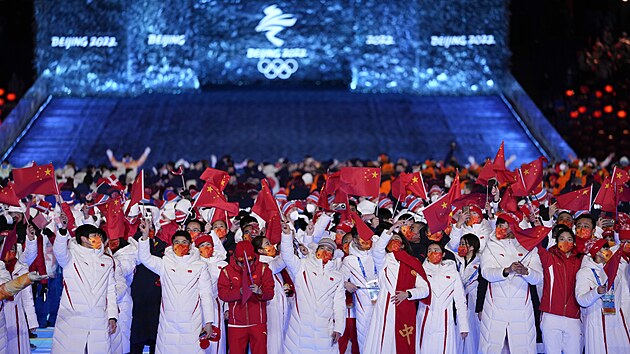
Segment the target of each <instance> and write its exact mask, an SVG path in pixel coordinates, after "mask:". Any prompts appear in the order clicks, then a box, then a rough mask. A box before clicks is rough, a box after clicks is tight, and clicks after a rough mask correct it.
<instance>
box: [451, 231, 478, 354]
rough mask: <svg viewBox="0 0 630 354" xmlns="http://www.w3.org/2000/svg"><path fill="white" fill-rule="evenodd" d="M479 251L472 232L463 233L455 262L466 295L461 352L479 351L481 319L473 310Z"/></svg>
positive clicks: (466, 353) (475, 353)
mask: <svg viewBox="0 0 630 354" xmlns="http://www.w3.org/2000/svg"><path fill="white" fill-rule="evenodd" d="M478 251H479V239H478V238H477V236H475V235H473V234H465V235H464V236H462V238H461V240H460V241H459V247H458V248H457V254H456V255H455V262H457V264H456V265H457V269H458V270H459V275H460V277H461V279H462V282H463V284H464V293H465V295H466V303H467V305H468V306H467V307H468V310H467V312H468V336H467V337H466V338H464V340H463V343H462V347H463V348H462V352H463V353H464V354H477V353H478V352H479V326H480V324H481V320H480V319H479V315H478V314H477V313H476V312H475V306H476V304H477V287H478V285H479V283H478V281H477V279H478V278H479V264H480V263H481V260H480V257H479V256H478V255H477V253H478Z"/></svg>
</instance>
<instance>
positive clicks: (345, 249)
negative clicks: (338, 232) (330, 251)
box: [341, 242, 350, 255]
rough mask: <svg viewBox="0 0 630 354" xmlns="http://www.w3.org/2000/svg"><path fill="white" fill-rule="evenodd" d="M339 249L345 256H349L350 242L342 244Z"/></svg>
mask: <svg viewBox="0 0 630 354" xmlns="http://www.w3.org/2000/svg"><path fill="white" fill-rule="evenodd" d="M341 249H342V250H343V253H345V254H347V255H348V254H350V242H348V243H344V244H343V246H341Z"/></svg>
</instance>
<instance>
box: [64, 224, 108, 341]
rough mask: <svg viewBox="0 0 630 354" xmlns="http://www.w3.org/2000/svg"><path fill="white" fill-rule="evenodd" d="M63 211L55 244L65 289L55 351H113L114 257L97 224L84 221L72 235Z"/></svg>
mask: <svg viewBox="0 0 630 354" xmlns="http://www.w3.org/2000/svg"><path fill="white" fill-rule="evenodd" d="M67 227H68V217H67V216H66V215H65V214H64V213H62V214H61V216H60V217H59V222H58V225H57V228H58V231H57V236H56V238H55V244H54V245H53V253H54V255H55V257H56V258H57V263H59V266H60V267H61V268H63V280H64V289H63V294H62V296H61V305H60V307H59V313H58V315H57V323H56V324H55V332H54V334H53V340H52V353H64V354H66V353H67V354H75V353H76V354H84V353H86V352H87V353H90V354H94V353H110V352H111V348H110V335H112V334H113V333H115V332H116V329H117V323H116V322H117V319H118V306H117V305H116V281H115V279H114V260H113V259H112V257H110V256H109V255H106V254H105V253H104V249H103V239H102V238H101V236H100V235H99V234H98V231H97V228H96V227H94V226H92V225H81V226H79V227H77V229H76V230H75V231H74V236H75V237H74V238H70V233H69V231H68V229H67Z"/></svg>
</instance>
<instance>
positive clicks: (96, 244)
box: [89, 236, 103, 250]
mask: <svg viewBox="0 0 630 354" xmlns="http://www.w3.org/2000/svg"><path fill="white" fill-rule="evenodd" d="M89 240H90V245H92V248H93V249H95V250H98V249H101V246H102V245H103V240H102V239H101V237H100V236H96V237H94V236H90V238H89Z"/></svg>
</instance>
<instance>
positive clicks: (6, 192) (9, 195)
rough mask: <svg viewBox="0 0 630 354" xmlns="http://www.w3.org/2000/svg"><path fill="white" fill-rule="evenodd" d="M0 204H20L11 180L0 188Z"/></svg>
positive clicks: (17, 205)
mask: <svg viewBox="0 0 630 354" xmlns="http://www.w3.org/2000/svg"><path fill="white" fill-rule="evenodd" d="M0 204H6V205H11V206H16V207H19V206H20V198H18V197H17V196H16V195H15V191H14V190H13V183H12V182H9V184H7V186H6V187H4V188H2V189H0Z"/></svg>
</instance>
